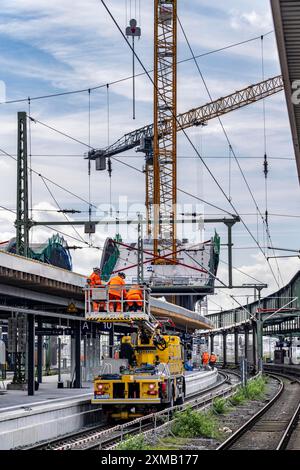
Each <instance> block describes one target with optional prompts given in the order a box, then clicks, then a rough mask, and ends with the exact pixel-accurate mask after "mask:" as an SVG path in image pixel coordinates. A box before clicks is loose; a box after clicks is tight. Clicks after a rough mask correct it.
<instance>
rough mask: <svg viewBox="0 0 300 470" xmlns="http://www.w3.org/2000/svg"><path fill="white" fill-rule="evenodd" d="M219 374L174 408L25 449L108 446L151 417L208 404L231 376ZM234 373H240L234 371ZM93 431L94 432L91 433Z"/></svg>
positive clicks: (137, 430) (87, 448)
mask: <svg viewBox="0 0 300 470" xmlns="http://www.w3.org/2000/svg"><path fill="white" fill-rule="evenodd" d="M230 373H231V372H230ZM219 374H220V375H223V380H221V381H220V382H218V383H217V384H214V385H213V386H212V387H209V388H207V389H205V390H202V391H200V392H199V393H198V394H197V395H196V397H195V394H194V395H193V396H191V397H189V398H187V400H186V402H185V404H184V405H177V406H174V407H172V408H171V407H170V408H167V409H166V410H162V411H158V412H156V413H151V414H149V415H146V416H143V417H142V418H137V419H134V420H131V421H128V422H126V423H124V424H121V425H113V426H108V427H107V428H106V427H105V426H100V427H99V426H96V427H94V428H91V429H86V430H81V431H77V432H75V433H72V434H69V435H67V436H62V437H58V438H56V439H53V440H49V441H48V442H46V443H39V444H37V445H34V446H30V447H28V446H27V447H26V448H24V450H72V449H77V450H92V449H95V448H100V446H101V448H104V447H107V446H108V445H109V444H111V443H112V442H120V440H122V439H123V437H124V436H125V435H129V434H132V435H134V434H138V433H140V432H142V431H143V429H145V427H148V426H149V423H148V422H147V421H149V419H153V420H154V419H155V420H156V419H157V418H159V417H160V416H161V415H164V414H168V415H170V413H173V412H174V411H176V410H179V409H183V408H184V407H186V406H187V405H190V404H191V402H192V406H194V407H196V406H197V407H198V406H199V405H201V404H202V405H203V403H204V402H205V403H204V404H207V400H209V399H208V397H207V394H208V392H211V391H212V390H214V389H217V388H220V387H221V386H222V385H224V383H226V382H228V380H229V376H228V375H227V374H225V373H224V372H219ZM232 375H238V374H237V373H235V372H232ZM237 385H238V384H234V385H233V387H236V386H237ZM229 389H230V390H232V387H228V388H227V389H226V391H227V390H229ZM216 396H220V392H219V393H218V394H215V395H214V396H213V397H211V396H210V402H212V400H213V399H214V398H215V397H216ZM197 397H198V398H197ZM199 397H202V400H200V401H199ZM144 421H146V423H145V424H144V425H143V422H144ZM132 426H135V428H133V429H130V428H132ZM93 431H94V432H93ZM91 432H92V434H91V435H89V434H90V433H91ZM113 433H116V435H111V434H113ZM106 437H107V438H106ZM99 440H100V442H99ZM95 441H97V442H95Z"/></svg>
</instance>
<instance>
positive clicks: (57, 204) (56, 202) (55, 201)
mask: <svg viewBox="0 0 300 470" xmlns="http://www.w3.org/2000/svg"><path fill="white" fill-rule="evenodd" d="M42 181H43V183H44V185H45V187H46V188H47V190H48V192H49V194H50V196H51V197H52V199H53V201H54V203H55V204H56V206H57V207H58V209H59V210H60V211H61V210H62V209H61V207H60V205H59V203H58V201H57V199H56V198H55V196H54V194H53V193H52V191H51V189H50V188H49V186H48V184H47V183H46V181H45V180H44V178H43V177H42ZM62 214H63V216H64V218H65V219H66V221H67V222H68V223H70V219H69V217H68V216H67V215H66V214H65V213H64V212H62ZM70 225H71V227H72V229H73V230H74V232H75V233H76V235H77V236H78V237H79V238H80V239H81V242H82V243H84V244H88V242H87V241H86V240H85V239H84V238H83V237H82V236H81V235H80V233H79V232H78V230H76V228H75V227H74V225H72V224H70Z"/></svg>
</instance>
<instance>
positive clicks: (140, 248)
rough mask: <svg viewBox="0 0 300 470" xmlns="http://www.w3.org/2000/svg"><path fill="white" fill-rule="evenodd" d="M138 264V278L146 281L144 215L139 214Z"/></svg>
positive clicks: (139, 281)
mask: <svg viewBox="0 0 300 470" xmlns="http://www.w3.org/2000/svg"><path fill="white" fill-rule="evenodd" d="M138 220H139V223H138V252H137V258H138V265H137V280H138V283H139V284H142V283H143V282H144V240H143V216H142V214H138Z"/></svg>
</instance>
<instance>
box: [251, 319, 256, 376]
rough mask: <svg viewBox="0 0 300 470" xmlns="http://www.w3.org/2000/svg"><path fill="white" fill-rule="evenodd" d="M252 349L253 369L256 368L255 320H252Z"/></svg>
mask: <svg viewBox="0 0 300 470" xmlns="http://www.w3.org/2000/svg"><path fill="white" fill-rule="evenodd" d="M252 351H253V369H254V371H256V370H257V362H256V361H257V355H256V322H255V321H253V322H252Z"/></svg>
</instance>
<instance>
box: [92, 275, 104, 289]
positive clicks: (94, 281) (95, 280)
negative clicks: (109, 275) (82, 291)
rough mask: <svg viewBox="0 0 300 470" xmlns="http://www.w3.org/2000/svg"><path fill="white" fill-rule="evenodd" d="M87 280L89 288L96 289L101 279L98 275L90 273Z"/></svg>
mask: <svg viewBox="0 0 300 470" xmlns="http://www.w3.org/2000/svg"><path fill="white" fill-rule="evenodd" d="M89 280H90V286H91V287H96V286H101V284H102V283H101V277H100V276H99V274H96V273H92V274H91V275H90V276H89Z"/></svg>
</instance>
